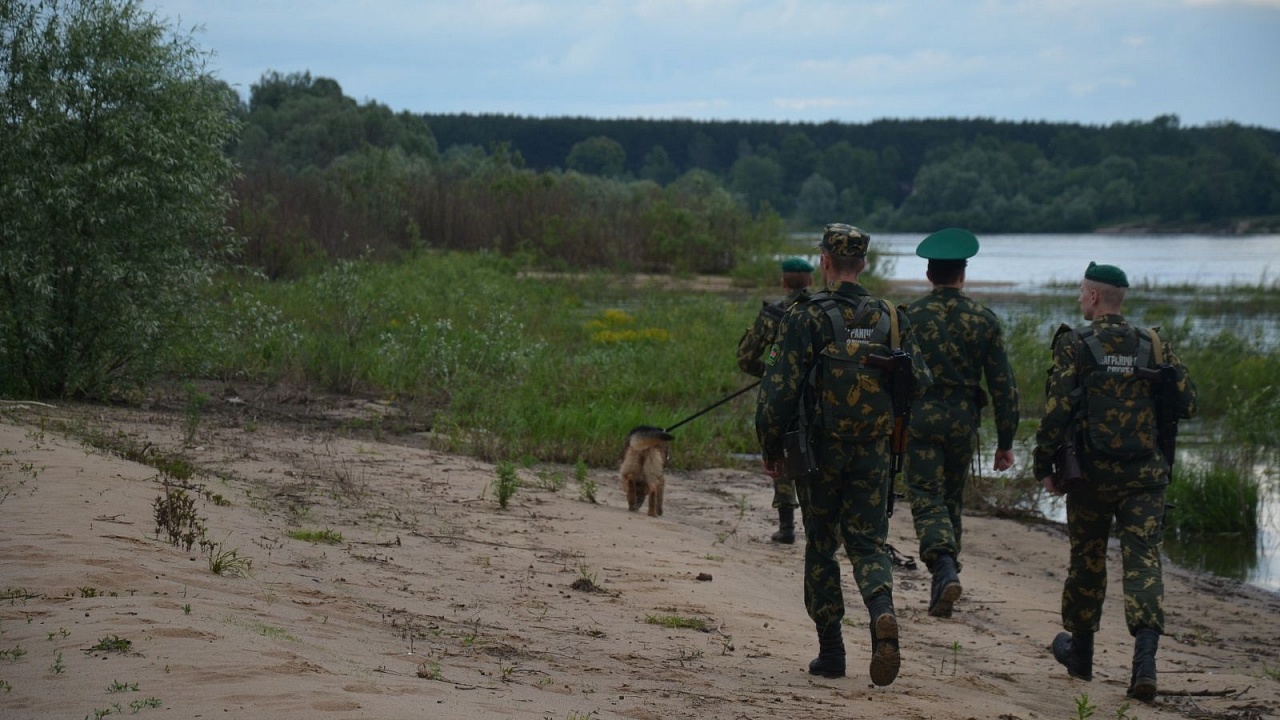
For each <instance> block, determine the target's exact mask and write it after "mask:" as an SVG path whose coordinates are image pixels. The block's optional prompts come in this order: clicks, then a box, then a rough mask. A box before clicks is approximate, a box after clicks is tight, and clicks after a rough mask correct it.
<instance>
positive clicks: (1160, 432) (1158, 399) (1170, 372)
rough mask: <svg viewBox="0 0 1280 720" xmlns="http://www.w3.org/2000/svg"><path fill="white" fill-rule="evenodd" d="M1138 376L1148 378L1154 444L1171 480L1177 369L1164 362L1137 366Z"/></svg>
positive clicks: (1174, 447) (1174, 448)
mask: <svg viewBox="0 0 1280 720" xmlns="http://www.w3.org/2000/svg"><path fill="white" fill-rule="evenodd" d="M1137 374H1138V377H1140V378H1142V379H1144V380H1150V381H1151V386H1152V397H1153V399H1154V400H1155V405H1156V444H1157V446H1159V448H1160V454H1161V455H1164V459H1165V461H1166V462H1168V463H1169V481H1170V482H1172V481H1173V460H1174V454H1175V450H1176V449H1177V447H1178V411H1177V405H1178V370H1177V368H1175V367H1174V366H1172V365H1170V364H1168V363H1165V364H1163V365H1160V366H1159V367H1155V368H1138V370H1137Z"/></svg>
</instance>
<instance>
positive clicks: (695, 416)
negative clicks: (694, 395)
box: [663, 380, 760, 432]
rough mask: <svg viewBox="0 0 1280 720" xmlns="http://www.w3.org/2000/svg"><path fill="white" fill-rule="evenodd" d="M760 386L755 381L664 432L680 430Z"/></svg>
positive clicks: (665, 429)
mask: <svg viewBox="0 0 1280 720" xmlns="http://www.w3.org/2000/svg"><path fill="white" fill-rule="evenodd" d="M759 384H760V381H759V380H757V381H755V382H753V383H751V384H750V385H748V386H746V387H744V388H742V389H741V390H739V391H737V392H735V393H733V394H731V395H729V396H727V397H723V398H720V399H719V400H717V401H716V402H715V403H713V404H711V405H709V406H707V407H705V408H703V409H701V410H699V411H698V412H696V413H694V414H692V415H690V416H689V417H687V418H685V419H683V420H681V421H680V422H678V423H676V424H675V425H672V426H671V427H668V428H663V431H664V432H671V431H672V430H675V429H676V428H678V427H680V426H681V425H683V424H685V423H687V422H689V421H690V420H693V419H694V418H697V417H701V416H702V415H704V414H706V413H707V412H709V411H711V410H714V409H716V408H718V407H720V406H721V405H723V404H725V403H727V402H729V401H730V400H732V399H734V398H736V397H738V396H739V395H741V394H742V393H744V392H746V391H748V390H750V389H751V388H753V387H755V386H757V385H759Z"/></svg>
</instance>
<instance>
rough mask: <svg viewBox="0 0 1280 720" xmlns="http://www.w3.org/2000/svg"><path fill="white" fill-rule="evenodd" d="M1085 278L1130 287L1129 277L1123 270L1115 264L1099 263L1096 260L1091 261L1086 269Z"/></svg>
mask: <svg viewBox="0 0 1280 720" xmlns="http://www.w3.org/2000/svg"><path fill="white" fill-rule="evenodd" d="M1084 278H1085V279H1086V280H1095V281H1097V282H1100V283H1106V284H1108V285H1114V286H1116V287H1122V288H1127V287H1129V278H1128V277H1126V276H1125V274H1124V271H1123V270H1121V269H1120V268H1118V267H1116V266H1115V265H1099V264H1098V263H1096V262H1091V263H1089V267H1088V268H1086V269H1085V271H1084Z"/></svg>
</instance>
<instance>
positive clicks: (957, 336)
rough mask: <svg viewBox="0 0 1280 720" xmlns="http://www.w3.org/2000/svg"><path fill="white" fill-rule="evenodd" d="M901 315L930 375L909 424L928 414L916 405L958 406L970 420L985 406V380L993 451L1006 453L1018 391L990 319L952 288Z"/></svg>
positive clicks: (1014, 421) (997, 325)
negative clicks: (968, 407) (966, 405)
mask: <svg viewBox="0 0 1280 720" xmlns="http://www.w3.org/2000/svg"><path fill="white" fill-rule="evenodd" d="M906 312H907V318H908V319H910V320H911V327H912V329H913V330H914V331H915V338H916V342H917V343H919V345H920V352H921V353H923V354H924V361H925V364H926V365H928V366H929V371H930V372H931V373H932V374H933V385H932V386H931V387H930V388H929V391H928V392H927V393H926V394H925V396H924V397H923V398H921V400H920V401H919V402H918V403H916V407H915V408H912V414H911V418H912V421H913V422H914V421H916V420H917V419H918V418H922V417H924V416H925V412H926V410H928V408H927V407H920V406H921V405H926V406H927V405H933V404H956V403H959V402H963V401H968V402H972V403H974V404H975V406H976V408H975V412H974V417H975V419H976V418H977V417H978V415H979V412H980V411H981V409H982V407H983V406H985V405H986V395H985V393H983V391H982V386H981V382H982V378H983V376H984V375H985V376H986V379H987V389H988V390H990V391H991V407H992V412H993V414H994V415H995V419H996V445H997V447H998V448H999V449H1000V450H1008V449H1010V448H1012V447H1013V436H1014V433H1015V432H1016V431H1017V429H1018V386H1017V381H1016V380H1015V379H1014V375H1013V369H1012V368H1011V367H1010V366H1009V357H1008V355H1007V354H1006V352H1005V347H1004V335H1003V332H1002V331H1001V328H1000V321H999V320H998V319H996V316H995V313H993V312H991V311H990V310H988V309H987V308H985V307H983V306H982V305H981V304H979V303H977V302H976V301H974V300H973V299H971V298H969V297H968V296H967V295H965V294H964V293H963V292H961V291H960V290H959V289H957V288H934V290H933V292H932V293H930V294H929V295H926V296H925V297H922V298H920V299H919V300H916V301H915V302H913V303H911V304H910V305H908V306H907V307H906Z"/></svg>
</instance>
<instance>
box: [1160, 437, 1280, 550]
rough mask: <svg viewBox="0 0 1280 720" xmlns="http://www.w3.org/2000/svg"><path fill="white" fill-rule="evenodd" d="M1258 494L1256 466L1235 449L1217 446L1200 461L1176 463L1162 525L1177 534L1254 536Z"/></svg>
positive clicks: (1258, 483) (1256, 523) (1258, 484)
mask: <svg viewBox="0 0 1280 720" xmlns="http://www.w3.org/2000/svg"><path fill="white" fill-rule="evenodd" d="M1260 495H1261V483H1260V481H1259V479H1258V474H1257V472H1256V469H1255V467H1254V466H1253V465H1252V464H1250V463H1248V462H1247V461H1244V460H1243V458H1242V456H1241V453H1239V452H1238V451H1236V450H1235V449H1234V448H1232V447H1230V446H1226V445H1216V446H1214V447H1213V448H1211V449H1210V450H1209V452H1208V454H1207V456H1206V457H1205V458H1203V459H1201V460H1200V461H1198V462H1195V463H1183V464H1180V465H1178V467H1177V472H1176V473H1175V474H1174V478H1173V482H1171V483H1170V484H1169V490H1168V494H1167V496H1166V497H1167V501H1168V503H1169V505H1170V508H1169V511H1168V513H1167V514H1166V516H1165V526H1166V527H1167V528H1168V529H1169V530H1171V531H1172V532H1174V533H1176V534H1179V535H1184V534H1200V533H1244V534H1248V535H1253V534H1254V533H1256V532H1257V530H1258V506H1259V500H1260Z"/></svg>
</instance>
